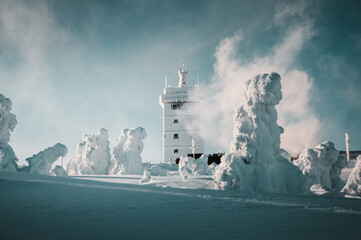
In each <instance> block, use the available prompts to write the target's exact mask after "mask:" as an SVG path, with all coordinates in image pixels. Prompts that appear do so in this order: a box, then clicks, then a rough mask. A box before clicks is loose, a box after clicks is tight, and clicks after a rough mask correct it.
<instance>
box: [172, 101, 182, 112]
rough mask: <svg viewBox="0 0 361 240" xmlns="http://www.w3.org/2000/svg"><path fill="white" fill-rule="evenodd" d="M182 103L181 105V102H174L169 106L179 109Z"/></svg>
mask: <svg viewBox="0 0 361 240" xmlns="http://www.w3.org/2000/svg"><path fill="white" fill-rule="evenodd" d="M182 105H183V103H182V102H174V103H172V105H171V106H172V109H173V110H177V109H180V108H181V106H182Z"/></svg>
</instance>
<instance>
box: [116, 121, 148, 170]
mask: <svg viewBox="0 0 361 240" xmlns="http://www.w3.org/2000/svg"><path fill="white" fill-rule="evenodd" d="M146 137H147V133H146V131H145V129H143V128H141V127H137V128H132V129H130V130H129V129H123V130H122V131H121V134H120V136H119V138H118V140H117V144H116V146H115V147H114V149H113V154H114V158H113V162H112V166H111V169H110V172H109V174H111V175H120V174H142V173H143V170H144V169H143V162H142V157H141V153H142V151H143V148H144V143H143V140H144V139H145V138H146Z"/></svg>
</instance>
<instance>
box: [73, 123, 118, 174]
mask: <svg viewBox="0 0 361 240" xmlns="http://www.w3.org/2000/svg"><path fill="white" fill-rule="evenodd" d="M108 138H109V136H108V131H107V130H105V129H104V128H101V129H99V130H98V132H97V134H92V135H84V136H83V139H82V142H81V143H79V144H78V145H77V150H76V155H75V157H72V158H71V159H70V160H69V161H68V163H67V166H66V169H67V172H68V174H69V175H92V174H94V175H106V174H108V169H109V166H110V162H111V156H110V148H109V141H108Z"/></svg>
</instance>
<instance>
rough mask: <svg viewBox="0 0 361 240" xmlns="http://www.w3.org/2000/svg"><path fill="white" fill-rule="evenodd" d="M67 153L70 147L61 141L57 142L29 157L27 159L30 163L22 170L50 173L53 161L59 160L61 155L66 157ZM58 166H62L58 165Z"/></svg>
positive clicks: (43, 173)
mask: <svg viewBox="0 0 361 240" xmlns="http://www.w3.org/2000/svg"><path fill="white" fill-rule="evenodd" d="M67 153H68V148H67V147H66V146H65V145H63V144H61V143H57V144H55V145H54V146H53V147H49V148H47V149H45V150H44V151H41V152H39V153H37V154H35V155H33V156H32V157H29V158H27V159H26V161H27V162H28V163H29V165H28V166H27V167H24V168H23V169H22V170H21V171H24V172H29V173H34V174H42V175H49V174H50V170H51V169H52V165H53V163H54V162H55V161H56V160H58V158H59V157H65V155H66V154H67ZM58 168H61V167H60V166H58Z"/></svg>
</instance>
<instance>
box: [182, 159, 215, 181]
mask: <svg viewBox="0 0 361 240" xmlns="http://www.w3.org/2000/svg"><path fill="white" fill-rule="evenodd" d="M207 162H208V158H207V156H206V155H204V154H203V155H202V156H201V157H200V158H198V159H194V158H192V157H181V158H180V161H179V164H178V167H179V169H178V172H179V175H180V176H181V177H182V178H183V180H185V179H187V178H188V175H193V176H200V175H211V174H212V172H211V171H210V169H209V168H208V163H207Z"/></svg>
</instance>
